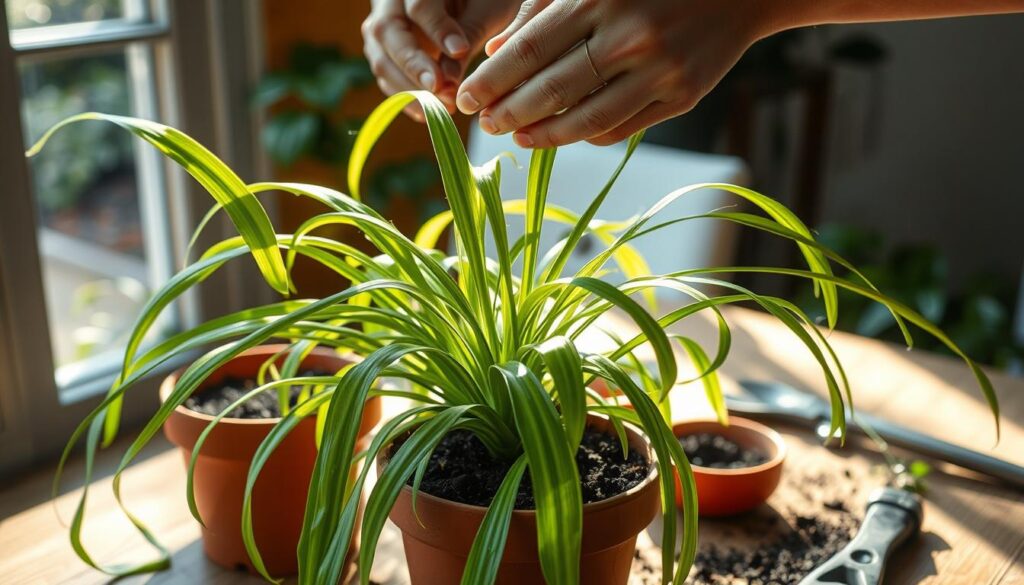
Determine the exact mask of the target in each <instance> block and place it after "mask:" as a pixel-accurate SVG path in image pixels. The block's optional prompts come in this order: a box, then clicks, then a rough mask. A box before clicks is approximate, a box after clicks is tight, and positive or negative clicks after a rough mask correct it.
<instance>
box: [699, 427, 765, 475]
mask: <svg viewBox="0 0 1024 585" xmlns="http://www.w3.org/2000/svg"><path fill="white" fill-rule="evenodd" d="M679 443H680V444H681V445H682V446H683V451H685V452H686V458H687V459H689V460H690V463H692V464H693V465H699V466H701V467H710V468H713V469H736V468H739V467H754V466H756V465H761V464H762V463H764V462H766V461H768V456H767V455H766V454H764V453H762V452H760V451H757V450H754V449H746V448H743V447H741V446H740V445H738V444H737V443H735V442H733V441H731V440H729V439H727V438H725V437H723V436H722V435H716V434H714V433H695V434H693V435H686V436H685V437H680V438H679Z"/></svg>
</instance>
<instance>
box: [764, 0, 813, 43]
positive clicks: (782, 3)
mask: <svg viewBox="0 0 1024 585" xmlns="http://www.w3.org/2000/svg"><path fill="white" fill-rule="evenodd" d="M826 4H827V2H825V1H823V0H754V1H753V2H751V5H752V8H751V9H752V10H753V12H754V21H755V30H754V35H755V39H756V40H760V39H763V38H765V37H768V36H771V35H773V34H776V33H780V32H782V31H784V30H789V29H793V28H799V27H802V26H811V25H815V24H820V23H821V22H823V21H822V20H821V18H820V14H819V13H820V12H821V10H822V9H823V8H824V7H825V5H826Z"/></svg>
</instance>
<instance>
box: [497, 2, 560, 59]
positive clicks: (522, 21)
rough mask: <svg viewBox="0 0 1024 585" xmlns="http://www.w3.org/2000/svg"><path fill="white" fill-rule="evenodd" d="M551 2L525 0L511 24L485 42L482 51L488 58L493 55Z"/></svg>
mask: <svg viewBox="0 0 1024 585" xmlns="http://www.w3.org/2000/svg"><path fill="white" fill-rule="evenodd" d="M553 1H554V0H526V1H525V2H523V3H522V5H521V6H520V7H519V13H518V14H516V17H515V18H514V19H513V20H512V22H511V23H509V25H508V26H507V27H505V30H503V31H501V32H500V33H498V34H497V35H495V36H494V37H493V38H492V39H491V40H489V41H487V44H486V45H485V46H484V51H485V52H486V53H487V56H488V57H490V56H491V55H493V54H494V53H495V52H496V51H497V50H498V49H500V48H501V46H502V45H504V44H505V43H506V42H507V41H508V39H509V38H511V37H512V35H514V34H515V33H516V31H518V30H519V29H521V28H523V26H525V25H526V23H528V22H530V21H531V20H533V17H535V16H537V15H538V14H540V13H541V12H542V11H543V10H544V9H545V8H547V7H548V6H550V5H551V3H552V2H553Z"/></svg>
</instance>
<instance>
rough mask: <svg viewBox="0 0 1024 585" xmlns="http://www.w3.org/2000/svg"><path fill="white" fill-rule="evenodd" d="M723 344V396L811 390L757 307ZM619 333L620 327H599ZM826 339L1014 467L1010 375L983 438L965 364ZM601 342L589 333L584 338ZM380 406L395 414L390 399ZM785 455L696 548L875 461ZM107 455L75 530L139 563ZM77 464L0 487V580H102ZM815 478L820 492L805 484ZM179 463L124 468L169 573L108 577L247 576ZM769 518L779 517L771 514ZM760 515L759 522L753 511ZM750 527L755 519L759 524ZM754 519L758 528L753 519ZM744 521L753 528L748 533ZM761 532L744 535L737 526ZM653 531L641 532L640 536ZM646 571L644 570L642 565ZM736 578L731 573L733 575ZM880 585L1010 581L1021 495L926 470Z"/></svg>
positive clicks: (983, 421) (912, 403) (866, 394)
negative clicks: (74, 538) (754, 497)
mask: <svg viewBox="0 0 1024 585" xmlns="http://www.w3.org/2000/svg"><path fill="white" fill-rule="evenodd" d="M726 315H727V318H728V320H729V321H730V323H731V325H732V330H733V349H732V354H731V356H730V358H729V361H728V363H727V364H726V366H725V369H724V374H725V376H724V380H723V385H724V387H725V390H726V391H727V392H735V391H737V381H738V380H741V379H746V378H753V379H761V380H779V381H784V382H787V383H790V384H794V385H796V386H799V387H801V388H806V389H810V390H813V391H815V392H819V393H824V388H825V387H824V381H823V379H822V377H821V373H820V371H819V370H817V369H816V368H815V366H814V362H813V358H812V357H811V356H810V354H809V353H808V352H807V351H806V349H804V348H802V346H801V345H800V342H799V341H798V340H797V339H796V338H795V337H793V336H792V334H790V333H789V332H787V331H786V330H784V329H783V328H781V327H780V326H778V325H776V324H775V323H774V322H772V321H771V320H770V319H769V318H767V317H765V316H764V315H762V314H760V313H755V312H752V311H748V310H744V309H731V310H729V311H728V312H727V313H726ZM611 325H613V326H614V327H616V330H617V331H619V332H620V333H622V332H623V329H625V328H627V327H628V326H627V325H626V324H625V323H624V322H623V323H611ZM677 329H678V330H679V331H684V332H685V333H687V334H689V335H691V336H693V337H694V338H696V339H697V340H698V341H701V342H702V343H704V344H705V346H706V347H712V344H714V342H715V335H716V333H715V329H714V327H713V324H712V323H711V322H710V320H709V319H708V318H706V317H702V316H697V317H694V318H691V319H690V320H689V321H688V322H687V323H686V324H685V326H680V327H678V328H677ZM830 340H831V341H832V343H833V344H834V345H835V347H836V350H837V352H838V354H839V356H840V357H841V359H842V360H843V362H844V364H846V367H847V370H848V373H849V375H850V379H851V383H852V385H853V389H854V392H855V398H856V406H857V408H858V409H861V410H863V411H866V412H871V413H873V414H877V415H880V416H884V417H887V418H889V419H890V420H893V421H895V422H898V423H901V424H905V425H907V426H909V427H912V428H915V429H917V430H920V431H924V432H928V433H931V434H934V435H937V436H940V437H942V438H944V439H947V440H950V441H952V442H955V443H958V444H961V445H964V446H968V447H971V448H974V449H978V450H982V451H985V452H988V453H990V454H993V455H996V456H999V457H1003V458H1005V459H1008V460H1010V461H1013V462H1015V463H1017V464H1024V379H1020V378H1013V377H1009V376H1005V375H1002V374H998V373H993V375H992V376H993V382H994V384H995V387H996V390H997V392H998V394H999V398H1000V401H1001V406H1002V409H1003V418H1002V425H1003V427H1002V428H1003V436H1002V440H1001V442H1000V443H999V444H998V445H997V446H994V447H993V445H994V441H995V433H994V427H993V423H992V417H991V415H990V414H989V413H988V410H987V407H986V406H985V404H984V401H983V400H982V398H981V396H980V394H979V393H978V392H977V390H976V389H975V384H974V382H973V379H972V378H971V375H970V373H969V371H968V370H967V369H966V368H965V367H964V366H963V365H962V364H960V363H959V362H957V361H955V360H953V359H949V358H946V357H943V356H937V355H932V354H927V353H924V352H917V351H909V352H908V351H907V350H905V349H903V348H900V347H897V346H893V345H889V344H885V343H881V342H878V341H873V340H867V339H863V338H859V337H856V336H853V335H848V334H843V333H838V332H837V333H832V334H831V337H830ZM591 342H592V343H594V344H598V343H601V341H600V340H599V339H597V338H596V336H595V337H594V338H592V339H588V343H591ZM701 396H702V390H701V389H700V388H699V386H692V387H682V388H679V389H677V391H676V393H675V395H674V396H673V400H674V407H675V412H676V414H677V418H693V417H702V416H707V415H708V413H709V410H708V407H707V405H706V404H705V403H704V401H703V399H702V398H701ZM391 407H392V408H401V405H397V404H393V405H391ZM779 431H780V432H782V433H783V436H784V437H785V439H786V441H787V444H788V447H789V455H788V458H787V461H786V470H785V473H784V481H783V485H782V487H781V488H780V489H779V491H778V492H776V494H775V495H774V496H773V497H772V498H771V500H770V501H769V502H768V504H767V505H766V506H762V507H761V508H760V509H758V510H756V511H754V512H751V513H749V514H747V515H744V516H740V517H736V518H732V519H726V520H714V521H711V520H702V521H701V536H700V539H701V540H700V541H701V547H702V548H703V549H706V548H707V547H711V546H718V547H721V546H738V547H743V546H756V544H757V543H756V540H757V538H770V537H771V534H770V533H771V531H773V530H785V529H787V526H786V517H787V514H789V513H790V512H792V511H793V510H802V511H807V510H808V509H811V508H815V507H817V506H820V504H821V503H822V501H821V500H822V498H825V497H828V498H839V499H841V500H843V501H845V502H847V503H848V506H849V508H850V509H851V511H852V512H853V513H855V514H859V512H860V511H861V509H862V507H863V502H864V498H865V497H866V494H867V492H868V491H870V489H871V488H872V487H874V486H876V485H878V484H879V483H880V481H881V479H880V477H879V475H878V473H877V467H878V465H879V464H880V462H881V457H880V456H879V455H878V454H877V453H875V452H874V451H873V450H872V449H871V448H870V445H866V444H864V443H863V442H860V441H850V442H848V443H847V445H846V446H845V447H844V448H842V449H835V450H834V449H828V448H825V447H823V446H822V445H821V444H820V441H819V440H818V439H817V438H816V437H814V436H813V434H812V433H810V432H807V431H804V430H802V429H797V428H789V427H779ZM119 456H120V453H119V452H117V450H116V449H115V450H114V451H111V452H105V453H104V456H103V457H101V458H100V461H99V463H98V467H99V473H98V475H97V477H98V479H96V480H95V481H94V482H93V484H92V485H91V488H90V492H89V494H90V498H89V515H88V516H87V527H86V535H87V538H88V540H87V542H88V543H89V545H90V552H91V553H92V554H93V555H94V558H96V559H97V560H98V561H99V562H102V563H113V562H118V561H125V560H139V559H142V558H147V556H148V555H152V554H153V551H152V549H151V548H149V547H148V545H147V544H146V543H145V541H143V540H142V539H141V538H139V537H137V536H136V535H135V534H134V533H133V532H132V530H131V527H130V525H129V524H128V522H127V521H126V520H125V519H124V517H123V515H122V514H121V513H120V512H119V510H118V509H117V507H116V504H115V502H114V500H113V496H112V495H111V492H110V476H109V473H110V471H111V470H112V468H113V466H114V464H116V460H117V458H118V457H119ZM81 465H82V464H81V462H80V461H73V462H72V465H71V468H70V470H69V474H68V478H69V484H68V485H65V486H63V488H62V494H61V495H60V496H59V497H58V498H57V499H56V501H51V500H50V498H49V490H50V481H51V479H52V474H53V470H52V468H47V469H40V470H37V471H36V472H33V473H30V474H27V475H24V476H21V477H18V478H13V479H6V480H5V481H4V482H3V484H0V583H2V584H19V585H20V584H37V583H40V584H46V583H104V582H107V581H108V579H107V578H106V577H105V576H104V575H103V574H101V573H99V572H97V571H95V570H93V569H91V568H89V567H88V566H86V565H85V564H83V563H82V562H81V561H80V560H79V559H78V558H77V557H76V556H75V554H74V553H73V551H72V550H71V547H70V544H69V542H68V538H67V529H66V527H65V526H63V525H62V524H61V522H60V520H59V518H61V519H63V520H64V521H65V522H66V521H68V520H69V518H70V517H71V514H72V513H73V510H74V506H75V504H76V503H77V500H78V497H79V493H80V490H81V485H76V484H75V483H74V482H75V480H76V479H77V478H79V477H80V474H81ZM822 476H827V477H828V478H830V480H829V485H830V486H831V487H829V488H828V489H829V490H830V491H829V492H827V493H826V492H825V491H823V490H822V489H821V488H819V487H817V486H816V484H815V483H814V481H815V479H814V478H820V477H822ZM184 486H185V471H184V466H183V465H182V460H181V455H180V454H179V453H178V452H177V451H176V450H174V449H172V448H171V447H170V445H169V444H167V443H166V441H164V440H163V438H162V437H161V438H159V439H157V440H154V442H153V443H152V444H151V445H150V446H149V447H148V448H147V450H146V451H145V453H144V455H143V457H142V460H141V461H140V462H139V463H137V464H136V465H135V466H133V467H132V468H131V469H130V470H129V471H128V472H127V473H126V475H125V477H124V481H123V491H124V493H125V494H126V503H127V505H128V506H129V507H130V508H131V509H132V511H133V512H135V513H137V514H138V515H139V516H140V517H142V518H143V519H144V520H146V521H147V522H149V523H150V527H151V528H152V529H153V530H154V532H155V533H156V534H157V535H158V536H159V537H160V538H161V539H162V541H163V543H164V544H165V545H166V546H167V547H169V549H170V550H172V551H173V553H174V560H173V567H172V569H170V570H169V571H165V572H163V573H159V574H155V575H144V576H138V577H133V578H130V579H125V580H122V581H121V582H122V583H153V584H184V583H189V584H199V583H212V584H249V583H253V584H255V583H260V582H261V581H260V580H259V579H256V578H254V577H251V576H248V575H244V574H239V573H235V572H230V571H225V570H222V569H220V568H217V567H215V566H213V565H212V564H210V563H209V562H207V561H206V560H205V559H204V557H203V555H202V548H201V542H200V540H199V529H198V526H197V525H196V524H195V522H194V521H193V520H192V518H191V517H190V516H189V514H188V510H187V507H186V504H185V499H184ZM776 517H777V518H781V519H782V521H781V522H779V521H776V520H771V519H772V518H776ZM766 518H767V519H769V520H770V521H769V522H767V523H766V524H765V523H764V520H765V519H766ZM759 523H760V524H759ZM762 525H764V526H768V528H765V529H763V530H761V529H759V528H757V527H759V526H762ZM751 527H755V529H754V530H752V529H751ZM758 532H763V533H764V534H761V535H760V536H758V535H757V534H754V536H755V537H756V538H754V540H750V538H751V537H750V534H752V533H758ZM657 533H658V530H657V526H652V527H651V528H650V529H649V530H648V531H647V533H644V534H642V535H641V538H640V541H639V542H640V544H639V546H638V548H639V550H638V561H637V567H636V572H637V576H636V577H634V579H633V582H632V583H631V585H640V584H646V583H647V582H648V579H645V578H644V577H642V575H641V573H642V572H643V571H641V565H643V564H647V565H648V566H650V565H656V564H657V560H658V559H659V558H660V552H659V551H658V550H657V547H656V546H655V544H654V541H655V540H658V536H657ZM652 536H653V540H652ZM655 568H656V567H655ZM373 579H374V581H375V582H377V583H381V584H384V585H405V584H407V583H408V573H407V571H406V569H405V564H404V561H403V557H402V547H401V537H400V536H399V535H398V534H397V531H396V529H395V528H394V527H393V526H391V525H390V524H389V525H388V526H387V527H386V530H385V533H384V535H383V537H382V539H381V543H380V547H379V548H378V551H377V560H376V562H375V565H374V570H373ZM739 582H741V583H742V582H744V581H742V580H741V581H739ZM886 583H891V584H900V583H929V584H946V583H949V584H971V585H973V584H1006V585H1008V584H1024V494H1022V493H1020V492H1015V491H1012V490H1009V489H1006V488H1003V487H1000V486H998V485H995V484H993V483H990V482H988V481H987V480H985V479H984V478H980V477H977V476H974V475H972V474H970V473H968V472H965V471H962V470H959V469H955V468H950V467H945V466H941V465H940V466H937V469H936V471H935V472H933V474H932V475H931V476H930V477H929V492H928V495H927V498H926V503H925V520H924V526H923V530H922V534H921V535H920V536H919V537H918V538H917V539H916V540H914V541H913V542H911V543H909V544H908V545H906V546H905V548H903V549H901V550H900V551H899V553H898V555H897V556H896V557H895V558H894V559H893V560H892V562H891V565H890V571H889V574H888V578H887V580H886Z"/></svg>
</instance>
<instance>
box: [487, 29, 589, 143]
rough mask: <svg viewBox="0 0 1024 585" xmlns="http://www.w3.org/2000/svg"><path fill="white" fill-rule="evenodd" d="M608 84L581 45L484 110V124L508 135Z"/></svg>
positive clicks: (490, 130) (488, 128)
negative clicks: (598, 75)
mask: <svg viewBox="0 0 1024 585" xmlns="http://www.w3.org/2000/svg"><path fill="white" fill-rule="evenodd" d="M602 85H604V82H603V81H602V80H601V79H600V78H598V77H597V76H596V75H594V72H593V71H592V70H591V69H590V63H589V62H588V61H587V54H586V49H585V48H584V46H583V45H582V44H581V45H579V46H577V47H576V48H575V49H573V50H571V51H569V52H568V53H567V54H566V55H565V56H563V57H562V58H561V59H559V60H557V61H555V62H554V63H552V64H551V65H549V66H548V67H547V68H546V69H544V70H543V71H541V72H540V73H538V74H537V75H535V76H533V77H531V78H530V79H529V80H527V81H526V83H524V84H523V85H521V86H520V87H518V88H516V89H515V90H513V91H512V93H510V94H508V95H507V96H505V97H504V98H503V99H502V100H501V101H499V102H498V103H497V104H495V105H493V106H491V107H488V108H485V109H484V110H482V111H481V112H480V127H481V128H483V130H484V131H485V132H488V133H490V134H504V133H505V132H511V131H513V130H518V129H519V128H522V127H524V126H527V125H529V124H533V123H534V122H537V121H539V120H543V119H544V118H547V117H550V116H554V115H555V114H557V113H558V112H561V111H562V110H564V109H566V108H568V107H570V106H574V105H576V103H578V102H579V101H580V100H581V99H583V98H584V97H586V96H587V95H588V94H590V93H591V92H593V91H594V90H595V89H598V88H599V87H601V86H602Z"/></svg>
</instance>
